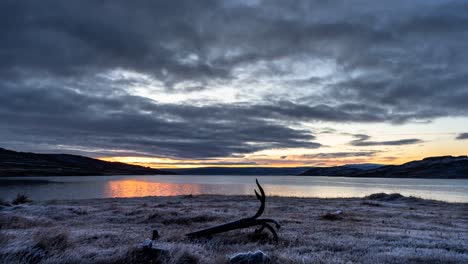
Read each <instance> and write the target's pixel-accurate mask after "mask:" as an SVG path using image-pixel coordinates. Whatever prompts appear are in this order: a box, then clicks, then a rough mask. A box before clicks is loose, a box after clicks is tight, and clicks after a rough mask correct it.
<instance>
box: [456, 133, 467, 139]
mask: <svg viewBox="0 0 468 264" xmlns="http://www.w3.org/2000/svg"><path fill="white" fill-rule="evenodd" d="M456 139H457V140H464V139H468V133H461V134H459V135H458V136H457V137H456Z"/></svg>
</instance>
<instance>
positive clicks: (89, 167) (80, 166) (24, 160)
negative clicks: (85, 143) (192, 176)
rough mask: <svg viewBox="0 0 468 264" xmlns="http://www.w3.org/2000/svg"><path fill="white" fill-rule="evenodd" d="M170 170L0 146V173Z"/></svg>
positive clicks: (46, 173)
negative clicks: (23, 150) (37, 152)
mask: <svg viewBox="0 0 468 264" xmlns="http://www.w3.org/2000/svg"><path fill="white" fill-rule="evenodd" d="M131 174H134V175H150V174H174V173H172V172H167V171H162V170H158V169H151V168H146V167H142V166H136V165H130V164H125V163H120V162H107V161H102V160H97V159H93V158H88V157H84V156H78V155H69V154H35V153H28V152H16V151H12V150H7V149H3V148H0V176H85V175H131Z"/></svg>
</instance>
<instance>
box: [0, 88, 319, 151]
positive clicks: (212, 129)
mask: <svg viewBox="0 0 468 264" xmlns="http://www.w3.org/2000/svg"><path fill="white" fill-rule="evenodd" d="M25 87H27V85H26V84H22V85H19V86H17V85H11V86H3V87H2V92H3V95H4V96H3V97H1V98H0V116H2V120H3V121H4V122H3V123H2V128H3V129H2V132H0V134H1V138H2V140H1V141H0V143H1V144H2V146H5V147H13V148H15V146H17V147H18V146H21V142H27V143H25V146H24V145H23V147H26V148H34V146H38V147H40V148H43V147H44V146H41V144H42V145H46V146H48V145H51V146H60V145H62V146H63V145H65V146H66V145H68V146H70V149H73V147H72V146H81V147H87V148H89V151H88V152H93V149H98V151H97V153H94V154H95V155H98V154H101V151H99V149H104V150H105V149H115V150H121V149H123V150H131V151H133V152H134V153H135V154H138V153H139V154H146V155H160V156H168V157H178V158H207V157H223V156H231V155H234V154H242V153H250V152H254V151H258V150H263V149H272V148H297V147H306V148H318V147H320V144H319V143H316V142H313V140H314V136H313V135H312V134H311V133H310V132H309V131H306V130H299V129H292V128H289V127H287V126H282V125H278V124H275V122H271V121H268V120H266V119H260V118H258V116H248V115H240V114H239V112H242V111H246V110H245V109H243V108H242V107H240V108H239V109H238V108H237V107H236V106H228V105H213V106H209V107H200V106H192V105H183V104H182V105H173V104H172V105H164V104H157V103H155V102H154V101H151V100H149V99H147V98H143V97H136V96H129V95H120V96H110V97H109V96H107V97H97V96H90V95H87V94H82V93H79V92H76V91H73V90H68V89H57V88H55V87H53V86H47V87H46V88H31V87H27V88H25ZM12 98H14V99H12ZM33 150H34V149H33Z"/></svg>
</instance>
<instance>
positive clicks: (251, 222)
mask: <svg viewBox="0 0 468 264" xmlns="http://www.w3.org/2000/svg"><path fill="white" fill-rule="evenodd" d="M255 182H256V183H257V186H258V189H259V190H260V194H258V192H257V190H255V195H256V196H257V199H258V200H259V201H260V208H258V211H257V213H256V214H255V215H254V216H252V217H248V218H242V219H240V220H237V221H234V222H230V223H226V224H223V225H218V226H214V227H210V228H207V229H202V230H199V231H196V232H192V233H188V234H186V236H188V237H189V238H197V237H206V236H211V235H214V234H218V233H224V232H228V231H232V230H236V229H242V228H249V227H253V226H259V227H258V228H257V229H256V230H255V232H256V233H260V232H262V231H263V230H264V229H265V228H266V229H268V231H270V232H271V234H272V235H273V239H274V240H275V241H276V242H278V234H277V233H276V230H275V229H274V228H273V226H272V225H271V224H274V226H275V227H276V228H277V229H279V228H280V227H281V226H280V224H279V223H278V222H276V221H275V220H273V219H268V218H265V219H261V218H260V219H258V217H260V216H261V215H262V214H263V211H264V210H265V192H264V191H263V188H262V186H261V185H260V183H259V182H258V180H257V179H256V180H255Z"/></svg>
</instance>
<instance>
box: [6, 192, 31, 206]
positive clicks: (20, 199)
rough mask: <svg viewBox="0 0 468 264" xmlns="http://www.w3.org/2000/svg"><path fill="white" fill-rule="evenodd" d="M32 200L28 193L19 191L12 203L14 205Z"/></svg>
mask: <svg viewBox="0 0 468 264" xmlns="http://www.w3.org/2000/svg"><path fill="white" fill-rule="evenodd" d="M30 202H32V200H31V199H29V197H28V196H27V195H25V194H20V193H19V194H17V195H16V198H15V199H13V201H12V202H11V203H12V204H14V205H17V204H25V203H30Z"/></svg>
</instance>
